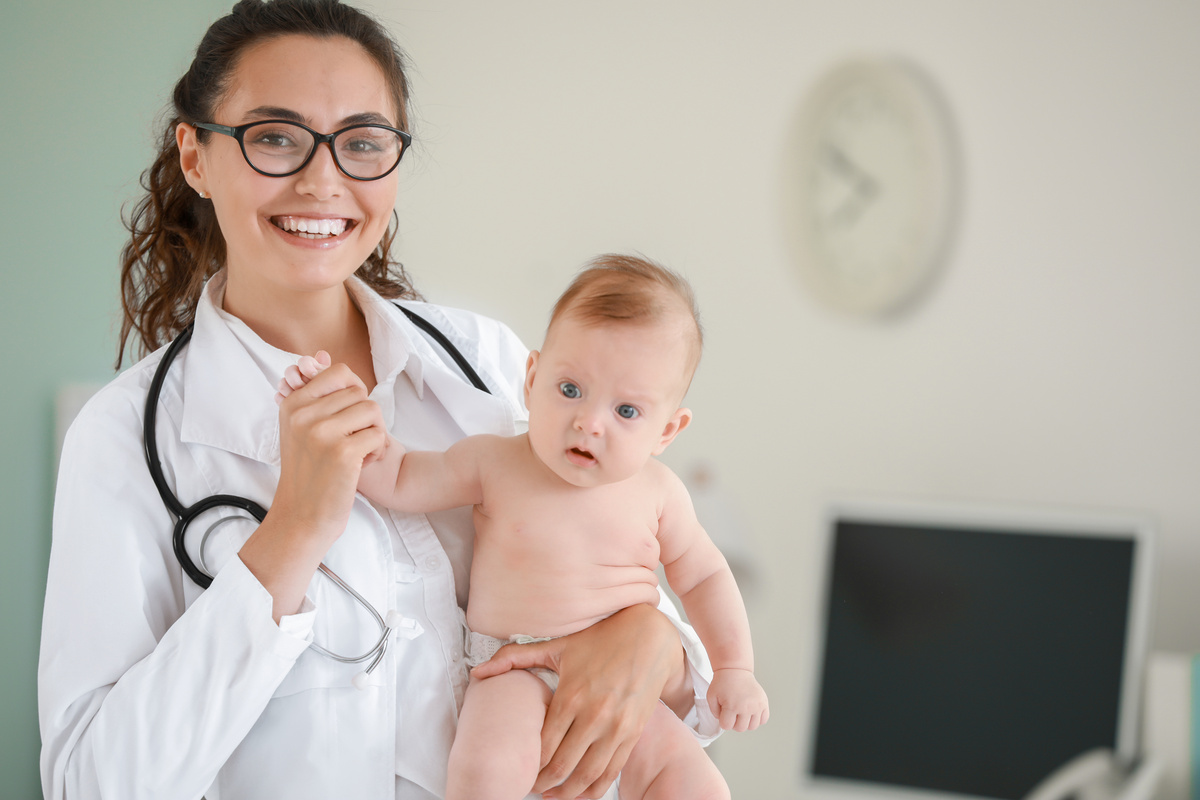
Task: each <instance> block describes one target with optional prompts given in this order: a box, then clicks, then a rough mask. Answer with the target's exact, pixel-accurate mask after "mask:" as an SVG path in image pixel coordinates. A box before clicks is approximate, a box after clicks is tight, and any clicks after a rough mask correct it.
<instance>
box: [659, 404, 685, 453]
mask: <svg viewBox="0 0 1200 800" xmlns="http://www.w3.org/2000/svg"><path fill="white" fill-rule="evenodd" d="M691 422H692V410H691V409H690V408H679V409H676V410H675V413H674V414H672V415H671V418H670V419H669V420H667V424H666V426H665V427H664V428H663V432H662V437H661V438H660V439H659V440H658V446H657V447H655V448H654V452H653V453H652V455H656V456H657V455H660V454H661V453H662V451H663V450H666V449H667V445H669V444H670V443H671V442H673V441H675V437H676V436H678V435H679V432H680V431H682V430H683V429H684V428H686V427H687V426H688V425H690V424H691Z"/></svg>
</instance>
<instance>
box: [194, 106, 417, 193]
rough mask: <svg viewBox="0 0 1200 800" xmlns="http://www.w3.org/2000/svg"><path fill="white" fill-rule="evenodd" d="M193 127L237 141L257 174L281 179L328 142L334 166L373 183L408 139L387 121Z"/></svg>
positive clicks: (396, 158) (265, 122) (394, 160)
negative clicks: (322, 129)
mask: <svg viewBox="0 0 1200 800" xmlns="http://www.w3.org/2000/svg"><path fill="white" fill-rule="evenodd" d="M195 127H197V128H202V129H203V130H206V131H212V132H213V133H223V134H225V135H226V136H232V137H233V138H234V139H237V142H238V144H239V145H240V146H241V148H242V155H243V156H245V158H246V163H247V164H249V165H250V167H251V168H252V169H253V170H254V171H255V172H257V173H259V174H261V175H266V176H268V177H271V178H286V177H287V176H289V175H295V174H296V173H297V172H299V171H300V170H302V169H304V168H305V167H306V166H308V162H309V161H312V157H313V155H314V154H315V153H316V152H317V147H318V146H319V145H320V144H321V143H325V144H327V145H329V151H330V152H331V153H333V162H334V163H335V164H337V167H338V169H340V170H341V171H342V172H344V173H345V174H346V175H348V176H349V177H351V178H354V179H355V180H356V181H376V180H379V179H380V178H382V177H384V176H386V175H387V174H388V173H389V172H391V171H392V170H394V169H395V168H396V165H397V164H399V163H400V159H401V158H402V157H403V156H404V153H405V151H406V150H408V147H409V145H410V144H412V137H411V136H410V135H408V134H407V133H405V132H404V131H402V130H398V129H396V128H391V127H388V126H387V125H375V124H364V125H350V126H348V127H345V128H342V129H341V130H340V131H334V132H333V133H317V132H316V131H314V130H313V129H312V128H310V127H308V126H307V125H301V124H300V123H299V122H291V121H289V120H283V119H268V120H262V121H261V122H247V123H246V124H245V125H237V126H235V127H232V128H231V127H229V126H228V125H217V124H215V123H212V122H197V123H195Z"/></svg>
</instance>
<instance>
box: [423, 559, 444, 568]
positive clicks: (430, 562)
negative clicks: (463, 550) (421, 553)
mask: <svg viewBox="0 0 1200 800" xmlns="http://www.w3.org/2000/svg"><path fill="white" fill-rule="evenodd" d="M441 563H442V560H441V559H440V558H438V557H437V556H429V557H428V558H426V559H425V568H426V569H428V570H435V569H437V568H438V566H440V565H441Z"/></svg>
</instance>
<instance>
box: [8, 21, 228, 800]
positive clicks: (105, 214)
mask: <svg viewBox="0 0 1200 800" xmlns="http://www.w3.org/2000/svg"><path fill="white" fill-rule="evenodd" d="M231 5H232V0H186V2H185V1H184V0H177V2H161V0H43V1H42V2H36V3H35V2H13V3H6V4H5V6H6V7H5V12H4V18H3V21H2V22H0V109H3V114H2V116H0V187H2V189H0V221H2V224H3V240H4V243H5V244H4V247H3V250H2V253H3V255H0V265H2V272H0V341H3V342H4V352H3V357H2V358H0V363H2V364H3V366H4V379H3V380H4V388H3V389H2V390H0V412H2V413H0V431H2V438H0V546H2V547H3V551H2V554H0V796H3V797H5V798H34V797H38V796H40V795H41V789H40V785H39V780H38V769H37V757H38V750H39V739H38V728H37V708H36V690H35V687H36V672H37V650H38V638H39V627H40V624H41V610H42V593H43V590H44V587H45V576H46V560H47V557H48V554H49V548H50V509H51V495H52V491H53V475H52V471H53V464H52V462H53V452H52V449H53V440H54V423H53V402H54V394H55V391H56V389H57V387H58V386H59V385H61V384H62V383H65V382H75V381H103V380H106V379H107V378H108V377H109V376H111V374H112V362H113V354H114V348H115V342H116V328H115V324H116V320H117V317H116V310H117V253H118V251H119V249H120V246H121V242H122V228H121V225H120V222H119V213H120V207H121V205H122V203H124V202H126V201H127V200H129V199H130V198H131V197H132V196H133V193H134V191H135V187H136V181H137V178H138V175H139V174H140V171H141V170H142V169H143V168H144V167H145V166H146V165H147V164H148V159H149V154H150V152H151V149H150V142H151V139H152V136H151V132H150V131H151V124H152V121H153V119H154V118H155V116H156V115H157V114H158V112H159V110H160V109H161V108H162V106H163V104H164V103H165V101H166V99H167V96H168V94H169V92H170V87H171V85H172V84H173V82H174V80H175V79H176V78H177V77H178V76H179V74H180V73H181V72H182V70H183V69H184V68H185V67H186V65H187V62H188V60H189V59H190V55H191V52H192V51H193V50H194V49H195V46H196V43H197V42H198V41H199V38H200V35H201V34H202V33H203V31H204V28H205V26H206V25H207V24H208V23H209V22H210V21H211V20H213V19H214V18H216V17H217V16H218V15H219V14H220V13H221V12H222V11H224V10H227V9H228V8H229V7H230V6H231Z"/></svg>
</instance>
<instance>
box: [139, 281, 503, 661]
mask: <svg viewBox="0 0 1200 800" xmlns="http://www.w3.org/2000/svg"><path fill="white" fill-rule="evenodd" d="M396 307H397V308H399V309H400V310H401V311H403V312H404V315H405V316H406V317H408V319H409V320H410V321H411V322H412V323H413V324H414V325H416V326H417V327H418V328H420V329H421V330H422V331H424V332H425V333H426V334H428V335H429V336H431V337H432V338H433V339H434V340H436V341H437V343H438V344H440V345H441V346H442V349H443V350H445V351H446V353H447V354H448V355H449V356H450V357H451V359H452V360H453V361H454V363H455V364H457V365H458V367H459V369H461V370H462V372H463V374H464V375H465V376H466V378H467V380H468V381H469V382H470V383H471V385H473V386H474V387H475V388H477V389H479V390H480V391H483V392H487V393H488V394H490V393H491V392H490V390H489V389H488V387H487V385H486V384H485V383H484V382H483V379H482V378H480V377H479V374H478V373H477V372H476V371H475V370H474V369H473V368H472V367H471V364H470V363H469V362H468V361H467V360H466V358H465V357H464V356H463V354H462V353H461V352H459V350H458V348H457V347H455V346H454V344H453V343H452V342H451V341H450V340H449V339H448V338H446V336H445V334H443V333H442V332H441V331H440V330H438V329H437V328H436V327H435V326H434V325H432V324H431V323H430V322H428V321H427V320H425V319H424V318H423V317H421V316H419V315H417V314H416V313H414V312H413V311H411V310H409V309H407V308H405V307H404V306H401V305H399V304H398V303H397V304H396ZM192 327H193V326H192V325H191V324H189V325H188V326H187V327H185V328H184V329H183V330H182V331H181V332H180V333H179V335H178V336H177V337H176V338H175V341H173V342H171V344H170V345H168V346H167V349H166V351H165V352H164V353H163V356H162V359H161V361H159V364H158V367H157V369H155V371H154V377H153V378H152V379H151V381H150V388H149V389H148V390H147V392H146V411H145V415H144V419H143V427H142V447H143V450H144V452H145V455H146V466H147V467H148V468H149V469H150V477H151V478H152V479H153V481H154V486H155V488H156V489H157V490H158V494H159V497H161V498H162V501H163V503H164V505H166V507H167V509H168V510H169V511H170V512H171V514H172V516H174V517H175V518H176V519H175V527H174V530H173V531H172V533H171V548H172V550H174V552H175V557H176V558H177V559H178V560H179V565H180V566H181V567H182V568H183V571H184V573H185V574H186V575H187V576H188V577H189V578H191V579H192V580H193V581H194V582H195V583H196V585H197V586H199V587H200V588H202V589H207V588H208V587H209V586H211V585H212V582H213V578H212V575H210V574H209V573H208V572H207V566H208V565H207V564H205V563H204V546H205V544H206V543H207V541H208V537H209V535H210V534H211V533H212V532H213V530H214V529H215V528H216V527H218V526H219V525H221V524H223V523H224V522H226V521H228V520H230V519H233V518H232V517H224V518H222V519H219V520H217V521H216V522H215V523H213V524H212V525H211V526H209V529H208V530H207V531H206V532H205V534H204V537H203V539H202V540H201V542H200V562H201V564H202V565H203V566H204V569H202V568H201V567H199V566H197V565H196V563H195V562H193V561H192V558H191V556H190V555H188V552H187V549H186V548H185V547H184V540H185V538H186V535H187V529H188V526H189V525H191V523H192V522H193V521H194V520H195V519H196V518H197V517H198V516H200V515H201V514H203V513H204V512H205V511H208V510H209V509H212V508H219V507H221V506H226V507H231V508H238V509H241V510H243V511H246V512H247V513H249V514H250V515H251V516H252V517H254V519H255V520H257V521H258V522H260V523H261V522H262V521H263V520H264V519H265V518H266V516H267V511H266V509H265V508H263V507H262V506H261V505H259V504H258V503H256V502H254V501H253V500H251V499H249V498H247V497H239V496H238V495H232V494H217V495H211V496H209V497H205V498H203V499H202V500H199V501H197V502H196V503H193V504H192V505H190V506H185V505H184V504H183V503H182V502H180V500H179V498H178V497H176V496H175V494H174V493H173V492H172V491H171V489H170V488H169V487H168V486H167V481H166V477H165V476H164V475H163V470H162V462H161V461H160V459H159V457H158V434H157V432H156V426H157V422H158V405H159V399H160V397H161V395H162V387H163V383H164V382H165V381H166V378H167V371H168V370H169V369H170V366H171V364H172V363H173V362H174V361H175V358H176V356H178V355H179V351H180V350H182V349H183V347H184V345H186V344H187V343H188V342H189V341H190V340H191V338H192ZM317 569H318V570H320V572H322V573H323V574H324V575H325V576H326V577H327V578H329V580H331V581H333V583H334V584H335V585H336V586H338V587H339V588H340V589H341V590H342V591H344V592H346V593H347V594H348V595H350V597H351V598H353V599H354V600H355V601H356V602H357V603H358V604H359V605H360V606H362V607H363V608H365V609H366V610H367V612H368V613H369V614H370V615H371V618H372V620H373V621H374V622H375V624H376V626H377V627H378V628H379V631H380V635H379V638H378V639H377V640H376V642H375V644H374V645H372V646H371V648H370V649H368V650H367V651H366V652H365V653H363V654H362V655H359V656H342V655H338V654H337V653H334V652H332V651H330V650H327V649H326V648H324V647H322V646H320V645H319V644H317V643H316V642H311V643H309V647H311V648H312V649H313V650H316V651H317V652H318V653H320V654H321V655H324V656H326V657H328V658H331V659H333V660H334V661H338V662H341V663H343V664H359V663H362V662H363V661H366V660H367V659H371V663H370V665H369V666H368V667H367V669H366V672H365V674H368V675H369V674H370V673H371V672H372V671H373V670H374V669H375V667H377V666H378V665H379V662H381V661H382V660H383V657H384V655H385V654H386V653H387V649H388V642H389V640H390V635H391V633H392V630H393V626H392V625H389V624H388V620H385V619H384V618H383V616H381V615H380V613H379V611H378V610H376V608H375V607H374V606H373V605H371V604H370V603H368V602H367V600H366V598H364V597H363V596H362V595H361V594H359V593H358V592H357V591H355V590H354V588H353V587H352V586H350V584H348V583H346V582H345V581H344V580H342V578H341V577H340V576H339V575H338V574H337V573H336V572H334V571H333V570H332V569H330V568H329V567H328V566H326V565H325V564H324V562H322V563H321V564H320V565H318V567H317ZM391 615H392V612H389V615H388V619H390V618H391Z"/></svg>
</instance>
